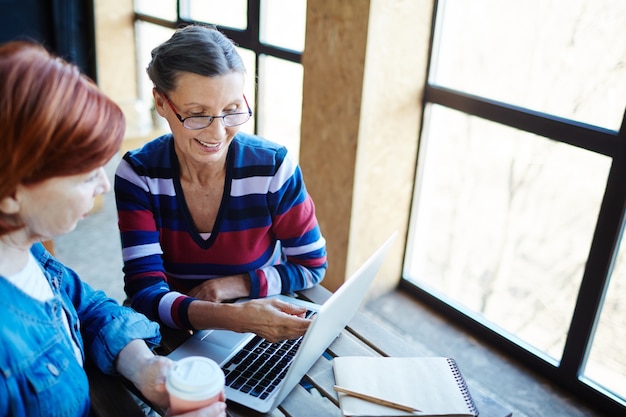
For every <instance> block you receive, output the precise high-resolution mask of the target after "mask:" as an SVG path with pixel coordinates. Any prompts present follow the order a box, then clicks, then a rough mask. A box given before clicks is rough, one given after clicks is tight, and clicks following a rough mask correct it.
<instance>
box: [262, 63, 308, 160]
mask: <svg viewBox="0 0 626 417" xmlns="http://www.w3.org/2000/svg"><path fill="white" fill-rule="evenodd" d="M302 73H303V70H302V65H300V64H297V63H293V62H289V61H285V60H283V59H278V58H274V57H271V56H266V55H261V56H260V57H259V107H260V109H259V114H258V116H259V128H258V132H259V135H261V136H264V137H266V138H267V139H269V140H271V141H274V142H278V143H280V144H282V145H285V146H287V148H288V149H289V152H292V153H293V154H294V155H295V156H296V157H297V156H298V154H299V152H300V120H301V118H302V117H301V116H302Z"/></svg>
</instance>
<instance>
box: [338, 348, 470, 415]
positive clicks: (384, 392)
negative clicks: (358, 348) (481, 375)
mask: <svg viewBox="0 0 626 417" xmlns="http://www.w3.org/2000/svg"><path fill="white" fill-rule="evenodd" d="M333 370H334V373H335V382H336V384H337V385H338V386H340V387H343V388H347V389H350V390H352V391H356V392H359V393H362V394H366V395H369V396H374V397H378V398H382V399H384V400H387V401H391V402H394V403H398V404H404V405H407V406H410V407H413V408H415V409H417V410H419V411H416V412H406V411H399V410H397V409H395V408H391V407H387V406H384V405H380V404H376V403H373V402H371V401H366V400H362V399H359V398H356V397H353V396H350V395H347V394H342V393H339V394H338V395H339V404H340V406H341V410H342V412H343V415H344V416H348V417H372V416H387V417H389V416H394V417H395V416H429V417H440V416H446V417H475V416H478V410H477V409H476V405H475V404H474V401H473V399H472V396H471V394H470V392H469V389H468V387H467V384H466V382H465V379H464V378H463V375H462V374H461V371H460V370H459V368H458V366H457V364H456V362H455V361H454V359H451V358H445V357H410V358H390V357H370V356H341V357H337V358H335V359H333Z"/></svg>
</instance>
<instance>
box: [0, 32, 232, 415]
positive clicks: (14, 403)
mask: <svg viewBox="0 0 626 417" xmlns="http://www.w3.org/2000/svg"><path fill="white" fill-rule="evenodd" d="M124 128H125V122H124V115H123V114H122V111H121V110H120V108H119V107H118V106H117V105H116V104H115V103H113V102H112V101H111V100H110V99H108V98H107V97H106V96H105V95H104V94H103V93H102V92H100V91H99V90H98V88H97V87H96V86H95V84H93V83H92V82H91V81H90V80H88V79H87V78H86V77H85V76H83V75H81V74H80V71H79V70H78V68H77V67H75V66H74V65H71V64H68V63H67V62H64V61H63V60H61V59H59V58H56V57H53V56H51V55H50V54H49V53H48V52H47V51H46V50H45V49H44V48H43V47H42V46H40V45H37V44H34V43H27V42H10V43H6V44H3V45H0V130H1V131H2V134H1V135H0V294H1V295H2V296H1V297H0V311H1V312H2V320H1V321H0V370H1V372H0V416H14V417H21V416H87V415H90V401H89V386H88V380H87V375H86V373H85V371H84V369H83V364H84V363H85V361H87V360H89V361H92V362H93V363H94V364H95V365H96V366H97V367H98V368H99V369H100V370H101V371H103V372H105V373H108V374H116V373H120V374H122V375H123V376H125V377H126V378H127V379H128V380H130V381H131V382H132V383H134V384H135V386H136V387H137V388H138V389H139V391H140V392H141V393H142V394H143V396H144V397H145V398H147V399H148V400H150V401H151V402H153V403H155V404H158V405H159V406H161V407H167V406H168V403H169V399H168V396H167V393H166V391H165V386H164V379H165V376H166V375H167V372H168V370H169V368H170V366H171V360H170V359H168V358H164V357H159V356H155V355H154V354H153V353H152V351H151V347H153V346H155V345H156V344H157V343H159V340H160V335H159V326H158V325H157V323H154V322H151V321H149V320H148V319H147V318H146V317H145V316H144V315H142V314H138V313H137V312H136V311H133V310H132V309H130V308H127V307H122V306H120V305H119V304H117V302H116V301H115V300H113V299H110V298H108V297H106V295H105V294H104V293H103V292H102V291H95V290H94V289H92V288H91V287H90V286H89V285H87V284H85V283H83V282H82V281H81V280H80V278H79V277H78V276H77V275H76V273H74V272H73V271H72V270H71V269H69V268H68V267H66V266H65V265H63V264H62V263H60V262H59V261H58V260H56V259H55V258H54V257H53V256H51V254H50V253H48V251H46V249H45V248H44V246H43V245H42V244H41V241H44V240H48V239H52V238H54V237H55V236H57V235H60V234H64V233H67V232H69V231H71V230H73V229H74V228H75V227H76V224H77V223H78V221H79V220H81V219H82V218H84V217H85V216H86V215H87V214H88V212H89V211H90V210H91V208H92V207H93V203H94V198H95V196H97V195H99V194H102V193H105V192H107V191H109V190H110V189H111V184H110V182H109V180H108V178H107V176H106V173H105V172H104V168H103V167H104V165H105V164H106V163H107V162H108V161H109V160H110V159H111V158H112V157H113V156H114V155H116V154H117V152H118V151H119V147H120V144H121V141H122V139H123V136H124ZM225 407H226V405H225V403H224V402H218V403H215V404H214V405H212V406H210V407H205V408H204V409H201V410H198V411H197V412H194V413H190V414H186V415H185V417H200V416H205V417H219V416H224V415H225V411H224V410H225Z"/></svg>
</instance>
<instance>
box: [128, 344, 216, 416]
mask: <svg viewBox="0 0 626 417" xmlns="http://www.w3.org/2000/svg"><path fill="white" fill-rule="evenodd" d="M173 364H174V362H173V361H172V360H171V359H169V358H166V357H164V356H155V355H154V354H153V353H152V351H151V350H150V349H149V348H148V346H147V345H146V343H145V342H144V341H143V340H141V339H135V340H133V341H132V342H130V343H129V344H127V345H126V346H125V347H124V349H122V350H121V351H120V353H119V355H118V356H117V362H116V368H117V371H118V372H119V373H120V374H122V375H124V377H125V378H126V379H128V380H129V381H130V382H132V383H133V385H135V386H136V387H137V389H139V391H140V392H141V394H142V395H143V396H144V397H145V399H146V400H148V401H150V402H151V403H153V404H155V405H158V406H159V407H161V408H162V409H164V410H165V409H167V408H168V407H169V405H170V401H169V396H168V394H167V391H166V389H165V378H166V377H167V374H168V373H169V371H170V369H171V367H172V365H173ZM207 415H212V414H207ZM215 415H219V414H215Z"/></svg>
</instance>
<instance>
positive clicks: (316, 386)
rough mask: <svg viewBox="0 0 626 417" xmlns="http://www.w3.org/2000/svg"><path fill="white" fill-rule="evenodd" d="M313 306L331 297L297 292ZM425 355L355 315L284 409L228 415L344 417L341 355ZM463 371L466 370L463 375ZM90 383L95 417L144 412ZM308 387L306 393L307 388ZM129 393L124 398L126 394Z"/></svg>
mask: <svg viewBox="0 0 626 417" xmlns="http://www.w3.org/2000/svg"><path fill="white" fill-rule="evenodd" d="M299 295H300V296H301V297H302V298H304V299H307V300H309V301H313V302H316V303H323V302H324V301H325V300H326V299H328V297H330V292H329V291H327V290H326V289H324V288H323V287H319V286H318V287H315V288H312V289H309V290H305V291H302V292H300V293H299ZM187 337H188V334H186V333H185V332H176V331H173V332H170V331H167V332H165V333H164V335H163V344H162V346H161V347H160V348H159V349H160V350H159V352H158V353H160V354H167V353H169V352H171V351H172V350H173V349H175V348H176V347H177V346H179V345H180V344H181V343H182V342H183V341H184V340H185V339H186V338H187ZM357 355H359V356H370V355H371V356H396V357H408V356H424V355H423V353H421V352H419V351H417V349H416V348H415V347H413V346H411V345H410V344H408V343H406V342H405V341H404V340H402V339H401V338H400V337H398V336H397V335H396V334H394V333H391V332H390V331H389V330H387V329H385V328H383V327H382V326H380V325H379V324H377V323H373V322H371V321H370V320H368V319H367V317H365V316H364V315H362V314H360V313H357V315H356V317H355V318H354V319H353V320H352V321H351V322H350V323H349V324H348V326H347V327H346V329H344V330H343V331H342V332H341V334H340V335H339V337H338V338H337V339H336V340H335V341H334V342H333V343H332V344H331V345H330V346H329V347H328V349H327V350H326V354H325V355H324V356H322V357H321V358H320V359H319V360H318V361H317V362H316V363H315V364H314V365H313V367H312V368H311V369H310V370H309V372H308V373H307V374H306V376H305V378H304V380H303V384H300V385H298V386H296V388H294V390H293V391H292V392H291V393H290V394H289V396H287V398H286V399H285V400H284V401H283V403H282V404H280V406H279V407H278V409H277V410H275V411H274V412H273V413H270V414H260V413H257V412H255V411H253V410H250V409H248V408H245V407H242V406H240V405H238V404H235V403H230V402H229V403H228V415H229V416H231V417H260V416H272V417H278V416H288V417H291V416H293V417H326V416H328V417H330V416H332V417H341V416H342V414H341V410H340V409H339V403H338V398H337V393H336V392H335V391H334V390H333V385H334V383H335V379H334V375H333V369H332V362H331V359H332V358H333V357H337V356H357ZM461 371H462V370H461ZM89 375H90V381H91V383H92V392H91V396H92V402H93V409H94V410H93V412H92V414H93V415H94V416H99V417H109V416H124V417H135V416H137V417H139V416H143V413H142V412H141V410H140V409H139V407H138V406H137V405H136V403H135V402H134V401H133V400H132V398H131V397H130V396H129V395H128V392H127V391H126V389H125V385H124V383H123V381H122V380H121V378H115V377H109V376H105V375H102V374H101V373H99V372H98V371H94V370H93V369H90V371H89ZM464 376H465V377H466V379H468V381H467V382H468V386H469V389H470V393H471V394H472V397H473V398H474V401H475V403H476V406H477V408H478V410H479V413H480V417H511V416H512V413H511V411H509V410H507V409H506V408H505V407H503V406H502V405H501V404H499V403H498V402H497V401H495V400H494V399H493V398H491V397H490V396H489V395H488V394H487V393H486V392H485V391H484V390H483V389H481V387H479V386H478V385H477V384H476V383H473V381H472V379H471V378H470V376H468V375H464ZM303 385H306V388H305V387H304V386H303ZM124 392H126V394H124Z"/></svg>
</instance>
